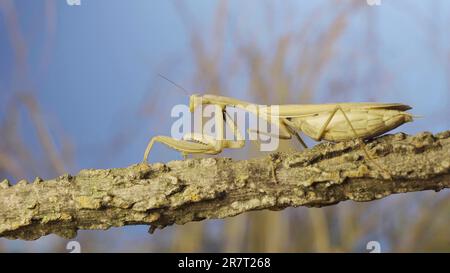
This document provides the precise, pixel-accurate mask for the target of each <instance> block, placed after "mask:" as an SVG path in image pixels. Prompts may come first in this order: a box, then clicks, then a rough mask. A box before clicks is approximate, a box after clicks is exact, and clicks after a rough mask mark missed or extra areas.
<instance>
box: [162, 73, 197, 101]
mask: <svg viewBox="0 0 450 273" xmlns="http://www.w3.org/2000/svg"><path fill="white" fill-rule="evenodd" d="M158 76H160V77H161V78H163V79H165V80H166V81H168V82H170V83H171V84H173V85H175V86H176V87H177V88H178V89H180V90H181V91H183V93H184V95H186V96H189V93H190V92H189V91H187V90H186V89H185V88H184V87H183V86H181V85H179V84H177V83H176V82H174V81H172V80H169V79H168V78H167V77H165V76H163V75H161V74H159V73H158Z"/></svg>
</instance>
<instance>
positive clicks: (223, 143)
mask: <svg viewBox="0 0 450 273" xmlns="http://www.w3.org/2000/svg"><path fill="white" fill-rule="evenodd" d="M215 110H216V111H217V112H221V114H219V113H217V114H216V118H215V122H216V123H215V125H216V138H213V137H211V136H209V135H207V134H202V133H187V134H185V135H184V136H183V139H181V140H179V139H175V138H172V137H167V136H155V137H153V138H152V139H151V140H150V142H149V144H148V145H147V148H146V150H145V153H144V159H143V161H144V162H147V159H148V155H149V153H150V150H151V149H152V147H153V145H154V143H155V142H160V143H163V144H165V145H167V146H169V147H171V148H173V149H175V150H177V151H180V152H181V153H182V155H183V158H186V156H187V155H188V154H218V153H220V152H222V151H223V149H224V148H230V149H240V148H242V147H244V145H245V140H244V138H243V137H242V136H241V134H240V133H239V130H238V128H237V125H236V123H234V122H233V121H232V118H231V117H230V115H229V114H228V113H227V112H226V111H225V109H224V107H220V106H216V109H215ZM227 117H228V118H227ZM224 120H225V121H226V124H227V125H228V126H229V127H230V128H231V130H232V132H233V135H234V136H236V137H237V140H235V141H234V140H226V139H224V132H223V125H224V122H223V121H224Z"/></svg>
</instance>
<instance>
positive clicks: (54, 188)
mask: <svg viewBox="0 0 450 273" xmlns="http://www.w3.org/2000/svg"><path fill="white" fill-rule="evenodd" d="M366 146H367V149H368V150H369V152H370V153H371V154H372V155H373V156H372V157H373V158H374V161H376V163H377V164H378V165H381V166H384V167H385V168H386V169H387V170H388V171H389V173H390V175H391V178H390V179H389V178H386V177H385V175H383V174H382V172H381V171H380V169H379V168H377V166H376V165H375V164H374V162H373V161H371V160H369V159H368V158H366V156H365V154H364V152H363V151H362V149H361V142H360V141H357V140H354V141H348V142H341V143H320V144H318V145H316V146H315V147H313V148H311V149H307V150H305V151H300V152H292V153H273V154H270V155H268V156H266V157H262V158H256V159H249V160H240V161H235V160H232V159H230V158H220V157H218V158H203V159H187V160H181V161H180V160H177V161H171V162H168V163H165V164H163V163H156V164H142V163H141V164H135V165H132V166H129V167H126V168H116V169H104V170H95V169H87V170H82V171H80V172H79V173H78V174H76V175H73V176H72V175H69V174H65V175H62V176H60V177H57V178H55V179H50V180H45V181H44V180H42V179H40V178H36V179H35V181H34V182H33V183H30V184H29V183H27V182H26V181H24V180H22V181H20V182H19V183H17V184H16V185H14V186H11V185H10V183H9V181H7V180H4V181H3V182H0V236H2V237H7V238H11V239H24V240H34V239H37V238H40V237H41V236H44V235H47V234H50V233H54V234H58V235H59V236H62V237H65V238H73V237H75V236H76V233H77V230H79V229H108V228H110V227H119V226H124V225H138V224H144V225H150V231H151V232H153V231H154V230H155V229H162V228H164V227H166V226H168V225H172V224H184V223H187V222H191V221H200V220H204V219H212V218H225V217H231V216H235V215H237V214H240V213H244V212H247V211H252V210H261V209H271V210H281V209H284V208H286V207H297V206H307V207H322V206H328V205H332V204H336V203H338V202H341V201H345V200H354V201H371V200H376V199H380V198H383V197H385V196H388V195H391V194H394V193H403V192H410V191H422V190H429V189H432V190H436V191H439V190H441V189H443V188H448V187H449V186H450V131H445V132H442V133H439V134H436V135H432V134H431V133H427V132H424V133H420V134H418V135H416V136H408V135H405V134H403V133H398V134H395V135H385V136H382V137H379V138H376V139H373V140H371V141H369V142H367V144H366Z"/></svg>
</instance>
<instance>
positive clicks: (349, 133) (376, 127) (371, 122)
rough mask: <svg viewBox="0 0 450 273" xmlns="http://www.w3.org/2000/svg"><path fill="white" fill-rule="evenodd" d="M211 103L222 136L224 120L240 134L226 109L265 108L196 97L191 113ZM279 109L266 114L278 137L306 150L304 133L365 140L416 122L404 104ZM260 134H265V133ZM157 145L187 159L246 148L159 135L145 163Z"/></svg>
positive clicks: (336, 139) (205, 139)
mask: <svg viewBox="0 0 450 273" xmlns="http://www.w3.org/2000/svg"><path fill="white" fill-rule="evenodd" d="M208 104H210V105H214V107H216V111H221V112H222V114H223V115H222V116H220V115H216V116H215V123H216V125H215V126H216V128H218V131H217V133H218V135H219V136H223V125H224V121H225V122H226V124H227V126H229V127H230V128H231V129H232V131H233V133H234V134H235V136H236V135H238V134H239V132H238V129H237V126H236V124H235V123H234V122H233V121H232V120H231V117H230V116H229V114H228V113H227V112H226V107H236V108H242V109H244V110H246V109H248V108H249V107H248V106H261V105H257V104H252V103H249V102H245V101H241V100H238V99H234V98H230V97H224V96H217V95H198V94H194V95H191V96H190V99H189V110H190V112H194V109H195V108H196V107H199V106H202V105H208ZM277 107H278V109H279V111H278V114H277V115H276V116H271V113H270V112H267V113H263V115H266V117H270V118H272V119H274V120H276V121H277V123H278V124H277V126H278V127H279V134H278V135H277V137H279V138H280V139H291V138H292V136H295V137H296V138H297V139H298V141H299V142H300V144H301V145H302V146H303V147H304V148H307V146H306V144H305V142H304V141H303V139H302V138H301V137H300V135H299V133H300V132H303V133H304V134H305V135H307V136H309V137H311V138H312V139H314V140H316V141H321V140H327V141H333V142H340V141H347V140H352V139H362V140H365V139H370V138H373V137H376V136H379V135H382V134H384V133H386V132H388V131H390V130H392V129H395V128H397V127H398V126H400V125H402V124H404V123H406V122H411V121H413V116H412V115H411V114H409V113H407V112H405V111H407V110H409V109H411V107H410V106H408V105H404V104H400V103H371V102H367V103H364V102H359V103H336V104H288V105H277ZM259 114H260V113H259ZM267 120H268V119H267ZM259 133H261V134H263V132H259ZM155 142H161V143H163V144H165V145H167V146H169V147H171V148H173V149H175V150H178V151H180V152H181V153H182V154H183V156H185V155H187V154H218V153H220V152H222V151H223V150H224V149H225V148H231V149H239V148H242V147H244V145H245V142H244V141H243V140H237V141H236V140H224V139H223V137H222V138H220V140H218V139H214V138H213V137H211V136H208V135H203V134H195V133H191V134H186V135H185V136H184V137H183V139H181V140H178V139H174V138H171V137H168V136H155V137H153V138H152V139H151V140H150V142H149V144H148V146H147V148H146V150H145V153H144V162H147V159H148V155H149V153H150V150H151V148H152V146H153V144H154V143H155ZM362 143H363V144H362V145H363V150H364V153H365V154H366V156H367V157H368V158H369V159H371V157H370V155H369V154H368V152H367V150H366V148H365V146H364V141H363V142H362ZM377 166H378V167H380V166H379V165H377ZM380 168H381V167H380ZM381 169H383V168H381Z"/></svg>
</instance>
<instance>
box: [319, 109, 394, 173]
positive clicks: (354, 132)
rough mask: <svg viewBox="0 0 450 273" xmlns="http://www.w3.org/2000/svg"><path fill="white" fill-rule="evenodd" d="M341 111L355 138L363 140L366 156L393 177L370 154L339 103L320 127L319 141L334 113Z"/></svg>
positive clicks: (362, 145)
mask: <svg viewBox="0 0 450 273" xmlns="http://www.w3.org/2000/svg"><path fill="white" fill-rule="evenodd" d="M339 110H340V111H341V112H342V114H343V115H344V118H345V120H346V121H347V123H348V125H349V126H350V129H351V130H352V132H353V134H354V135H355V138H357V139H360V140H361V143H362V144H361V147H362V150H363V151H364V154H365V155H366V157H367V158H368V159H369V160H370V161H372V162H373V164H375V166H377V168H379V169H380V170H382V171H383V172H384V173H386V174H387V175H388V178H389V179H392V176H391V173H390V172H389V171H388V170H387V169H386V168H384V167H382V166H381V165H380V164H378V163H377V162H376V161H375V160H374V159H373V158H372V156H370V154H369V152H368V151H367V147H366V144H365V143H364V139H362V138H361V137H360V136H359V135H358V133H357V132H356V130H355V127H353V125H352V122H351V121H350V119H349V118H348V116H347V114H346V113H345V111H344V109H342V107H341V106H340V105H339V104H338V105H336V108H335V109H334V110H333V111H332V112H331V114H330V116H329V117H328V119H327V121H325V123H324V124H323V126H322V128H321V129H320V131H319V133H318V135H317V136H316V139H318V140H319V141H320V140H322V138H323V135H324V134H325V131H326V129H327V127H328V125H329V124H330V122H331V120H332V119H333V117H334V115H335V114H336V113H337V111H339Z"/></svg>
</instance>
